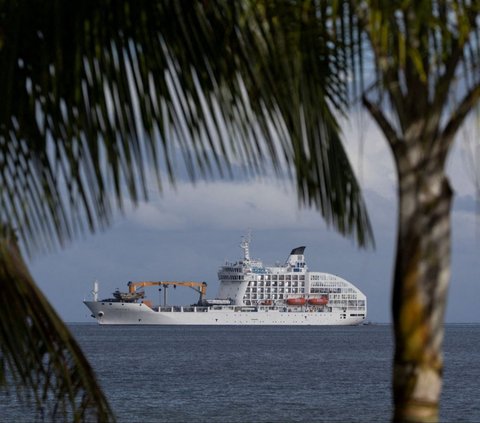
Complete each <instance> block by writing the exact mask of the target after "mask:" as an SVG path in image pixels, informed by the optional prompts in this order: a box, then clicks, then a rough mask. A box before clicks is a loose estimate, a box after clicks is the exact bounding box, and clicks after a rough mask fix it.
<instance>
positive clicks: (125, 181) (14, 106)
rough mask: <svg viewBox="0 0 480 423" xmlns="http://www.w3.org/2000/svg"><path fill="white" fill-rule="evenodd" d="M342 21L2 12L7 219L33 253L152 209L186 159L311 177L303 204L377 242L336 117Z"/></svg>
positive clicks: (217, 10)
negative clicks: (136, 209) (154, 186)
mask: <svg viewBox="0 0 480 423" xmlns="http://www.w3.org/2000/svg"><path fill="white" fill-rule="evenodd" d="M331 13H333V12H332V10H331V8H329V7H326V6H325V2H322V1H313V2H298V3H296V2H284V1H265V2H256V1H246V2H224V1H220V0H218V1H208V2H204V1H194V2H182V1H180V2H178V1H173V0H172V1H133V0H131V1H126V2H115V1H113V0H110V1H109V0H103V1H100V2H98V1H93V0H90V1H75V2H65V1H61V0H56V1H52V2H48V4H40V3H37V2H28V1H13V2H3V3H2V7H1V11H0V28H2V31H1V33H0V68H1V69H3V73H4V75H3V76H2V78H0V97H1V98H2V102H1V104H0V190H1V192H0V202H1V205H2V207H1V208H0V220H1V221H6V222H9V223H11V224H12V225H14V226H15V227H17V228H18V230H19V234H20V237H21V239H22V241H23V242H24V244H25V245H26V246H27V247H28V248H31V249H32V250H35V249H38V248H40V249H42V248H45V247H47V248H48V247H51V246H52V245H53V243H54V242H55V240H58V241H60V242H61V243H62V242H64V241H66V240H69V239H71V238H72V237H74V236H75V235H76V234H78V233H79V232H81V231H83V230H85V229H86V228H88V229H90V230H95V229H96V228H99V227H100V228H101V227H105V226H106V225H107V224H108V223H109V221H110V219H111V216H112V211H113V209H114V208H115V207H116V206H119V207H121V206H122V199H123V198H125V197H126V196H128V197H130V198H131V199H132V200H133V201H134V202H135V201H137V200H138V199H139V198H145V197H146V192H147V190H146V186H145V180H146V178H147V173H148V172H150V171H151V170H152V169H154V171H155V172H156V176H157V179H158V181H159V182H161V183H162V182H163V180H161V175H162V174H164V173H166V174H167V177H168V179H169V181H173V180H174V176H175V173H176V172H177V169H176V168H175V161H174V156H175V155H176V154H177V152H178V151H179V152H180V154H181V155H182V157H183V159H184V162H185V166H186V168H187V170H188V172H189V175H190V178H191V179H192V180H195V179H197V178H199V177H202V178H205V177H207V178H208V177H211V176H212V175H214V174H216V173H218V174H220V175H225V176H228V175H230V174H231V173H232V166H233V163H235V164H236V165H238V166H240V168H241V169H243V172H244V173H245V174H246V175H263V174H264V173H265V171H266V168H269V167H273V168H274V169H275V170H276V172H277V174H279V175H284V174H287V175H291V176H293V175H296V176H295V180H296V181H297V186H298V188H299V198H300V201H301V202H302V203H303V204H312V205H315V206H316V207H317V208H318V209H319V210H320V212H321V213H322V215H323V216H324V218H325V219H326V221H327V222H329V223H332V224H333V225H335V226H336V228H337V229H339V230H340V231H341V232H342V233H344V234H351V235H353V236H354V237H356V238H357V239H358V240H359V242H360V244H362V245H363V244H365V243H368V242H369V241H371V240H372V234H371V229H370V225H369V222H368V218H367V214H366V210H365V206H364V203H363V200H362V197H361V192H360V189H359V187H358V185H357V183H356V182H355V177H354V175H353V171H352V169H351V167H350V165H349V163H348V160H347V158H346V155H345V152H344V151H343V147H342V145H341V142H340V138H339V128H338V124H337V122H336V119H335V117H334V116H335V114H336V113H338V111H340V112H342V111H343V110H344V109H345V106H346V101H347V86H346V84H347V82H346V78H345V75H346V73H347V69H346V67H347V63H346V60H345V55H344V54H342V49H340V48H338V41H339V40H337V39H333V38H332V37H333V33H332V31H331V26H329V23H328V22H329V19H331ZM334 41H335V42H337V48H336V47H335V44H334ZM337 159H339V160H340V162H341V165H339V162H337V161H336V160H337ZM112 192H113V193H115V196H114V197H115V198H116V200H115V199H113V200H112V198H111V196H110V194H111V193H112Z"/></svg>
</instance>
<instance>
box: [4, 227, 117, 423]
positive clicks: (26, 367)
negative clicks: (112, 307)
mask: <svg viewBox="0 0 480 423" xmlns="http://www.w3.org/2000/svg"><path fill="white" fill-rule="evenodd" d="M2 235H4V236H2V237H0V381H3V383H2V384H4V383H5V382H6V381H7V380H10V381H12V380H13V382H14V383H15V385H17V386H21V389H22V392H23V393H24V394H25V395H20V396H21V397H23V398H24V399H25V400H27V399H28V398H33V400H34V405H35V407H36V409H37V415H38V417H39V418H40V417H42V418H43V419H45V420H48V421H57V420H58V421H67V420H68V421H75V422H77V421H99V422H108V421H113V419H114V418H113V413H112V411H111V410H110V408H109V406H108V403H107V401H106V399H105V396H104V394H103V393H102V391H101V388H100V387H99V385H98V383H97V381H96V378H95V375H94V373H93V370H92V368H91V367H90V365H89V364H88V362H87V360H86V359H85V357H84V356H83V354H82V352H81V350H80V348H79V346H78V344H77V343H76V341H75V339H74V338H73V337H72V335H71V334H70V332H69V330H68V329H67V327H66V326H65V325H64V324H63V323H62V321H61V319H60V317H59V316H58V315H57V314H56V313H55V311H54V310H53V309H52V307H51V306H50V304H49V303H48V301H47V300H46V299H45V297H44V296H43V295H42V293H41V292H40V291H39V290H38V288H37V287H36V285H35V283H34V282H33V280H32V278H31V276H30V274H29V273H28V270H27V268H26V266H25V263H24V262H23V261H22V259H21V256H20V251H19V250H18V247H17V246H16V242H15V241H14V240H13V239H12V233H10V234H2Z"/></svg>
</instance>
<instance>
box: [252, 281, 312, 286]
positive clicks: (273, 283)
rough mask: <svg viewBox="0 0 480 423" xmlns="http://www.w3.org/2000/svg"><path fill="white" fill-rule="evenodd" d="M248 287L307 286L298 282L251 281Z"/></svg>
mask: <svg viewBox="0 0 480 423" xmlns="http://www.w3.org/2000/svg"><path fill="white" fill-rule="evenodd" d="M248 286H274V287H275V286H294V287H297V286H305V282H298V281H293V282H288V281H287V282H281V281H279V282H271V281H250V283H249V284H248Z"/></svg>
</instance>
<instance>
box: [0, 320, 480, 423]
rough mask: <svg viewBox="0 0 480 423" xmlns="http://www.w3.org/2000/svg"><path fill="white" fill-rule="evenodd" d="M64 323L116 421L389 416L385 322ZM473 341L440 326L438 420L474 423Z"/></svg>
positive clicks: (470, 333)
mask: <svg viewBox="0 0 480 423" xmlns="http://www.w3.org/2000/svg"><path fill="white" fill-rule="evenodd" d="M71 329H72V331H73V333H74V334H75V336H76V338H77V339H78V341H79V343H80V344H81V346H82V348H83V349H84V351H85V353H86V355H87V356H88V358H89V359H90V362H91V363H92V365H93V367H94V368H95V370H96V372H97V375H98V379H99V381H100V383H101V385H102V386H103V388H104V390H105V392H106V395H107V396H108V398H109V400H110V402H111V405H112V408H113V409H114V411H115V413H116V416H117V418H118V420H119V422H175V423H177V422H366V421H370V422H386V421H389V419H390V415H391V393H390V383H391V356H392V347H393V344H392V334H391V327H390V326H388V325H367V326H357V327H188V326H183V327H182V326H180V327H172V326H170V327H169V326H151V327H147V326H143V327H142V326H135V327H132V326H106V327H103V326H97V325H86V324H83V325H82V324H78V325H71ZM479 345H480V325H447V328H446V338H445V344H444V351H445V372H444V389H443V394H442V407H441V420H442V421H444V422H480V403H479V399H478V398H480V350H479V348H478V346H479ZM15 409H16V411H15ZM15 409H14V410H13V411H12V410H10V411H9V410H8V409H5V407H3V406H0V413H1V414H0V421H7V422H8V421H14V420H15V421H17V422H18V421H22V419H21V418H19V416H20V415H19V411H18V409H17V408H15ZM9 413H10V414H9Z"/></svg>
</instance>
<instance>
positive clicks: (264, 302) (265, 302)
mask: <svg viewBox="0 0 480 423" xmlns="http://www.w3.org/2000/svg"><path fill="white" fill-rule="evenodd" d="M260 304H262V305H272V300H265V301H262V302H261V303H260Z"/></svg>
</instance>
